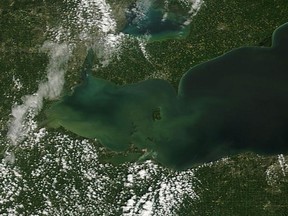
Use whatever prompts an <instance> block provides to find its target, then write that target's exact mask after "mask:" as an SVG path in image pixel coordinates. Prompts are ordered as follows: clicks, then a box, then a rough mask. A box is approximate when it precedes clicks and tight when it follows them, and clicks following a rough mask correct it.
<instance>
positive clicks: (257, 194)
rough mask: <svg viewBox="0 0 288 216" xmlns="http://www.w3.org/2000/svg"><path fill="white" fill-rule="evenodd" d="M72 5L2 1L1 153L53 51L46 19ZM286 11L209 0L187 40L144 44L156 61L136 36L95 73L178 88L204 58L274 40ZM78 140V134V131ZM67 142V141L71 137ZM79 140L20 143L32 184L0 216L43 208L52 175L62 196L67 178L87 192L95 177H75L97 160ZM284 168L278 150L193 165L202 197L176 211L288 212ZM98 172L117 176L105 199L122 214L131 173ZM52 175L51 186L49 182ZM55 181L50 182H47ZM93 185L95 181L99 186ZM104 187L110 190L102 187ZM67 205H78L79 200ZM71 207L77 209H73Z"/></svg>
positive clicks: (79, 51)
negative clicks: (85, 155) (67, 164)
mask: <svg viewBox="0 0 288 216" xmlns="http://www.w3.org/2000/svg"><path fill="white" fill-rule="evenodd" d="M75 2H76V1H75ZM109 3H110V4H111V5H112V8H113V9H114V11H115V13H117V12H119V14H121V13H122V11H121V9H119V8H118V9H119V10H115V9H117V7H119V6H117V4H118V1H117V2H116V1H112V0H111V1H109ZM68 4H69V7H73V6H74V4H73V3H71V2H70V3H66V2H62V1H53V3H51V2H50V1H37V2H36V1H32V0H25V1H20V0H19V1H12V0H7V1H2V2H1V3H0V29H1V32H0V80H1V86H0V93H1V94H0V101H2V103H1V104H0V112H1V119H0V121H1V122H0V130H1V131H0V134H1V140H0V150H1V151H2V150H3V149H4V148H5V145H6V141H5V136H6V133H7V121H8V119H9V113H10V112H11V106H12V105H13V104H14V103H15V102H18V103H21V97H22V96H23V95H26V94H31V93H33V92H35V91H36V90H37V86H38V82H39V81H40V80H42V79H44V78H45V73H44V71H45V68H46V65H47V63H48V57H47V56H46V55H45V54H43V53H39V48H40V47H41V45H42V44H43V42H44V41H45V40H47V39H49V34H47V32H46V30H47V29H46V24H47V23H48V24H49V25H50V26H57V23H58V22H59V19H61V17H63V12H65V11H67V10H68V9H67V5H68ZM127 4H128V3H126V2H125V1H122V2H119V5H127ZM287 14H288V3H287V1H285V0H275V1H270V0H256V1H248V0H247V1H245V0H244V1H243V0H241V1H240V0H237V1H235V0H234V1H224V0H223V1H216V0H206V1H205V4H204V5H203V7H202V9H201V10H200V11H199V13H198V14H197V16H195V17H194V19H193V22H192V24H191V32H190V35H189V37H188V38H186V39H182V40H167V41H159V42H153V43H149V44H147V46H146V50H147V52H148V53H149V55H150V59H151V61H150V62H148V61H147V60H146V59H145V57H144V56H143V54H142V52H141V50H140V48H139V46H138V42H137V41H136V40H132V39H131V41H129V42H127V44H125V45H124V47H123V50H122V54H120V56H119V57H118V58H116V57H115V59H113V61H111V63H110V64H109V65H108V66H107V67H103V68H98V69H97V71H96V70H94V75H95V76H97V77H99V78H104V79H108V80H112V81H113V82H115V83H118V84H124V83H133V82H137V81H140V80H143V79H147V78H149V77H153V78H155V77H159V78H162V79H166V80H168V81H169V82H171V83H172V84H173V85H174V86H175V87H176V86H177V85H178V82H179V80H180V78H181V76H182V74H183V73H184V72H186V71H187V70H188V69H189V68H191V67H192V66H194V65H196V64H198V63H201V62H204V61H207V60H209V59H211V58H214V57H217V56H219V55H221V54H223V53H225V52H227V51H229V50H231V49H233V48H237V47H241V46H270V45H271V44H270V41H271V38H270V37H271V34H272V32H273V30H274V29H275V28H276V27H278V26H279V25H281V24H283V23H285V22H287ZM85 50H86V49H85V47H84V44H81V43H80V42H79V44H78V47H77V48H76V49H75V50H74V53H73V57H72V58H71V60H70V61H69V70H68V71H69V72H68V73H67V74H66V78H67V79H66V81H67V82H66V84H65V85H66V86H65V87H66V89H67V90H68V89H70V87H72V86H74V85H75V82H76V83H77V82H79V80H80V77H79V70H80V68H81V65H82V63H83V61H84V58H85V55H86V53H85ZM13 76H15V78H18V79H20V81H21V83H22V85H23V88H22V89H21V91H17V90H16V87H15V86H14V84H13ZM55 133H56V132H55V131H52V134H55ZM65 133H66V132H65ZM69 135H70V136H72V135H71V134H69ZM75 138H77V139H78V138H79V137H75ZM54 142H55V143H58V144H57V145H58V146H57V145H56V144H55V146H56V147H57V148H58V149H57V148H56V147H55V148H54V147H53V143H54ZM66 144H67V145H68V143H66ZM77 145H78V144H77ZM77 145H76V144H75V146H73V148H71V151H68V153H67V152H62V153H61V152H60V153H59V151H58V150H59V149H60V146H59V140H58V141H57V140H56V141H55V140H53V139H52V138H47V143H46V145H45V146H42V147H41V148H39V149H40V150H38V146H37V145H36V146H34V147H32V148H31V149H30V148H27V149H25V148H23V149H22V150H21V149H20V150H19V152H18V153H17V155H18V157H17V158H19V159H18V160H16V163H15V166H16V167H19V169H20V170H21V172H22V173H23V177H24V178H25V181H27V182H28V183H27V182H24V183H23V182H22V183H23V184H25V185H28V186H29V188H26V189H25V190H23V191H22V192H21V194H20V195H21V196H18V198H17V199H15V200H13V199H11V201H9V202H8V203H6V204H5V206H4V207H5V208H1V207H0V212H1V214H2V213H3V214H5V213H7V209H8V207H10V206H14V205H15V203H17V202H18V203H19V204H22V205H24V206H25V207H27V208H26V210H25V209H24V210H22V212H23V213H26V214H31V213H33V212H35V211H36V210H37V208H41V207H42V206H43V205H44V200H43V197H42V193H43V191H45V192H49V191H53V190H54V189H53V188H52V186H51V185H52V183H53V182H52V179H53V178H54V177H57V179H58V180H59V179H60V180H59V182H60V183H58V184H57V185H56V188H57V190H58V191H60V194H61V193H63V194H64V193H67V190H66V189H65V188H64V187H63V184H66V185H68V188H69V189H70V191H71V190H72V186H71V185H73V184H74V185H76V188H78V189H79V190H82V192H83V191H85V190H88V186H87V185H89V184H91V182H88V181H87V182H88V183H89V184H88V183H87V182H85V181H83V179H77V178H76V177H75V176H77V175H80V174H81V173H80V171H79V170H81V169H83V167H84V169H86V168H87V169H88V168H89V169H90V168H92V169H97V167H98V164H97V163H98V162H97V163H95V164H97V166H96V165H95V164H93V163H92V162H91V163H87V162H85V163H82V162H81V160H82V159H79V158H81V155H80V156H79V154H78V153H77V152H75V151H73V150H74V149H76V148H78V147H77ZM97 148H98V147H97ZM82 150H83V149H82ZM100 152H104V153H103V155H100V157H101V156H102V157H104V158H107V157H110V155H114V153H113V152H107V151H103V150H101V151H100ZM70 153H71V155H72V156H71V155H70ZM45 154H46V158H47V157H48V158H50V159H51V158H52V159H51V160H52V161H54V162H53V163H50V165H49V166H47V167H46V168H45V169H44V170H45V173H42V174H41V175H40V176H38V177H37V178H35V177H33V176H32V174H31V173H32V171H33V169H34V168H35V167H40V166H44V165H45V163H44V162H43V159H42V158H43V155H45ZM59 154H62V155H65V157H67V158H68V159H69V160H71V161H72V165H73V166H74V165H75V169H73V170H72V171H71V172H68V173H67V172H64V171H60V172H58V171H56V169H57V170H58V168H59V167H58V166H59V163H58V161H57V160H56V159H55V158H56V157H57V155H59ZM17 155H16V156H17ZM91 161H92V160H91ZM37 163H39V164H40V165H39V164H37ZM41 163H42V164H41ZM43 164H44V165H43ZM82 165H83V167H82V168H81V166H82ZM84 165H85V166H84ZM285 169H286V175H285V172H283V169H282V168H281V166H280V164H279V162H278V160H277V157H276V156H275V157H260V156H257V155H254V154H243V155H240V156H235V157H232V158H229V159H227V160H223V161H219V162H217V163H215V164H206V165H204V166H200V167H198V168H197V169H196V171H195V175H196V176H197V178H198V180H199V182H200V183H199V184H196V187H195V189H194V190H195V193H196V194H197V195H198V196H199V199H196V200H195V199H191V198H190V197H189V196H187V197H186V198H185V199H184V201H183V202H182V203H181V205H180V206H178V208H177V211H178V213H179V215H203V216H204V215H205V216H206V215H211V216H212V215H239V216H240V215H268V216H269V215H271V216H274V215H287V212H288V200H287V191H288V179H287V168H285ZM99 170H100V171H99V172H100V173H106V174H107V173H108V174H107V175H108V176H109V177H110V178H111V179H115V181H113V180H111V179H110V180H109V185H110V186H111V187H110V189H109V191H107V193H109V195H103V197H104V198H103V199H104V200H105V202H104V203H100V204H101V205H103V206H105V203H106V204H107V203H109V205H108V204H107V206H108V207H109V208H111V206H113V205H114V206H116V207H115V209H114V210H113V209H112V210H111V211H112V212H113V214H114V215H117V214H118V215H119V214H120V213H119V212H121V209H120V210H119V208H117V205H119V204H123V200H126V201H127V199H128V197H129V196H127V197H125V193H124V192H123V190H124V191H125V190H128V189H127V188H126V189H122V187H123V184H124V182H123V178H125V175H126V174H127V173H128V171H127V166H126V165H118V166H115V167H113V166H112V167H111V166H110V167H109V168H107V169H104V168H103V167H102V168H101V169H100V168H99ZM267 170H270V174H271V175H270V177H271V179H269V178H268V177H267ZM163 173H165V175H166V174H167V175H168V174H170V175H171V172H170V171H163ZM32 177H33V178H32ZM44 177H45V178H44ZM161 177H162V174H160V173H158V174H155V175H153V178H154V180H153V181H152V182H150V181H149V182H146V184H144V186H143V187H141V188H137V189H135V191H136V193H137V195H141V194H143V193H144V192H143V191H145V190H146V189H147V188H148V187H149V185H150V184H152V185H153V184H154V183H155V185H156V183H157V180H156V179H157V178H161ZM46 181H47V182H48V183H49V184H48V183H45V182H46ZM61 182H62V183H63V184H62V183H61ZM4 183H5V182H4V181H3V183H1V184H0V187H4V186H5V184H4ZM16 183H17V181H16ZM6 184H7V181H6ZM61 184H62V186H61ZM43 185H45V187H46V188H45V189H43V187H44V186H43ZM49 185H50V186H51V188H49V187H50V186H49ZM70 186H71V187H70ZM19 187H20V186H19ZM94 187H97V186H96V185H94ZM144 187H145V188H144ZM155 188H157V187H155ZM0 191H1V190H0ZM98 192H99V193H105V192H103V191H98ZM121 192H123V194H124V195H123V196H124V198H123V197H122V201H119V202H118V203H115V199H114V197H115V196H117V194H121ZM1 193H2V192H1ZM83 193H84V192H83ZM59 196H60V195H59V194H58V193H55V194H54V195H53V196H52V198H51V201H52V202H55V203H57V202H58V205H55V206H56V207H55V208H58V207H59V208H61V205H62V206H63V205H65V202H64V201H63V200H62V201H61V200H60V198H59ZM119 197H120V195H119ZM119 197H118V198H119ZM66 199H69V198H66ZM37 200H38V201H37ZM59 200H60V201H59ZM36 201H37V202H36ZM61 202H62V203H61ZM79 202H80V201H79ZM81 202H82V203H83V205H85V203H87V201H86V200H85V199H84V198H83V200H81ZM31 203H33V205H32V204H31ZM59 203H60V204H59ZM69 204H70V205H73V204H74V202H70V203H69ZM88 204H89V203H88ZM88 204H87V205H88ZM90 204H91V203H90ZM108 207H107V208H108ZM67 208H69V207H67ZM71 209H72V210H71V211H73V207H71ZM88 209H89V208H87V211H88ZM75 211H76V210H75ZM103 211H104V210H103ZM99 212H101V211H99ZM111 215H112V213H111Z"/></svg>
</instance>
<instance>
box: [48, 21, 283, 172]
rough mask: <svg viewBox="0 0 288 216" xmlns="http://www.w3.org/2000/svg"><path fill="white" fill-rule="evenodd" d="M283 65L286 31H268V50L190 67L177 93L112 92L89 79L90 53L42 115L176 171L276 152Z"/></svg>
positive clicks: (158, 84)
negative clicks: (72, 84)
mask: <svg viewBox="0 0 288 216" xmlns="http://www.w3.org/2000/svg"><path fill="white" fill-rule="evenodd" d="M287 58H288V24H285V25H283V26H281V27H279V28H278V29H277V30H276V31H275V32H274V34H273V44H272V47H271V48H257V47H244V48H239V49H235V50H233V51H231V52H228V53H226V54H224V55H222V56H220V57H218V58H216V59H213V60H211V61H208V62H206V63H203V64H200V65H197V66H195V67H193V68H191V69H190V70H189V71H188V72H186V73H185V74H184V75H183V77H182V79H181V82H180V84H179V89H178V93H177V92H176V91H175V90H174V88H173V87H172V86H171V85H170V84H169V83H168V82H167V81H164V80H159V79H152V80H145V81H142V82H139V83H135V84H129V85H123V86H118V85H116V84H114V83H111V82H109V81H106V80H102V79H98V78H95V77H93V76H92V75H91V73H90V70H91V67H92V64H93V63H92V59H93V51H92V50H90V51H89V52H88V55H87V58H86V61H85V63H84V67H83V68H84V69H83V77H84V80H83V83H82V84H81V85H79V86H78V87H76V88H75V89H74V91H73V93H72V94H71V95H68V96H65V97H64V98H62V100H61V101H59V102H58V103H56V104H55V105H54V106H52V107H51V109H50V110H48V111H47V115H48V119H49V122H50V125H51V126H54V127H55V126H62V127H64V128H66V129H68V130H70V131H72V132H74V133H76V134H78V135H80V136H83V137H87V138H97V139H99V140H100V142H101V143H102V144H103V145H104V146H105V147H107V148H109V149H112V150H114V151H123V150H127V148H128V147H129V146H130V145H131V144H133V145H134V146H136V147H138V148H139V149H143V150H145V151H148V152H150V153H151V155H153V158H154V159H155V160H157V161H159V162H160V163H162V164H164V165H166V166H169V167H172V168H176V169H183V168H187V167H190V166H192V165H193V164H195V163H201V162H209V161H214V160H217V159H219V158H221V157H224V156H229V155H232V154H237V153H239V152H243V151H253V152H256V153H260V154H276V153H283V152H287V150H288V145H287V141H288V133H287V129H288V128H287V124H286V122H287V121H288V114H287V110H288V102H287V101H288V85H287V82H288V73H287V68H288V61H287ZM155 110H158V114H157V115H158V117H157V118H155V116H154V115H155ZM133 160H135V158H134V156H133Z"/></svg>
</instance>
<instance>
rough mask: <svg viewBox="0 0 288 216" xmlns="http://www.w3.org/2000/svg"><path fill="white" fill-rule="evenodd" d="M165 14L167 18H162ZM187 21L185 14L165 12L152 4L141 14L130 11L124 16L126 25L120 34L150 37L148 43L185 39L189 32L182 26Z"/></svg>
mask: <svg viewBox="0 0 288 216" xmlns="http://www.w3.org/2000/svg"><path fill="white" fill-rule="evenodd" d="M166 12H167V13H166ZM139 13H140V14H141V15H139ZM165 13H166V16H167V17H165V18H164V14H165ZM139 16H141V17H139ZM187 19H188V17H187V14H184V12H183V11H182V12H180V11H175V12H171V11H165V10H164V9H163V6H162V7H159V5H156V4H155V2H154V3H152V5H151V6H150V7H149V9H148V10H147V11H144V12H143V13H141V12H138V13H137V12H135V11H133V10H132V9H131V10H130V11H129V13H127V14H126V21H127V24H126V26H125V27H124V28H123V29H122V32H123V33H126V34H129V35H133V36H145V35H147V36H150V41H154V40H165V39H171V38H178V39H179V38H185V37H186V36H188V34H189V31H190V27H189V26H185V25H183V23H184V22H185V21H186V20H187Z"/></svg>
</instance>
